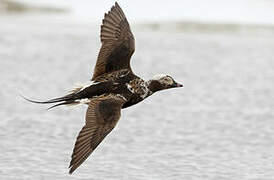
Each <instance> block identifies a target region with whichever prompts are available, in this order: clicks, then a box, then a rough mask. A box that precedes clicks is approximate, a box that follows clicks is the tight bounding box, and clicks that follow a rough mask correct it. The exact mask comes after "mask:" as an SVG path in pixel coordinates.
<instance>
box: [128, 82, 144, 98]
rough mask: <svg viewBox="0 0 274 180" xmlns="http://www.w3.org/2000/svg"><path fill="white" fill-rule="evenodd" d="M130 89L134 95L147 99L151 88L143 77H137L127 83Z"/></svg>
mask: <svg viewBox="0 0 274 180" xmlns="http://www.w3.org/2000/svg"><path fill="white" fill-rule="evenodd" d="M126 86H127V89H128V91H130V92H131V93H132V94H133V95H134V96H137V97H140V98H141V99H145V98H146V97H147V96H148V95H149V89H148V87H147V84H146V83H145V81H144V80H143V79H141V78H136V79H133V80H131V81H130V82H129V83H126Z"/></svg>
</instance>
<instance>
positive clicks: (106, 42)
mask: <svg viewBox="0 0 274 180" xmlns="http://www.w3.org/2000/svg"><path fill="white" fill-rule="evenodd" d="M100 39H101V44H102V45H101V49H100V51H99V54H98V57H97V62H96V64H95V68H94V73H93V76H92V78H91V81H90V82H89V84H87V85H81V86H78V87H76V88H74V89H73V90H72V91H70V92H69V93H68V94H66V95H65V96H62V97H59V98H53V99H50V100H47V101H34V100H31V99H28V98H25V97H24V98H25V99H26V100H28V101H30V102H32V103H42V104H48V103H53V104H54V105H53V106H51V107H50V108H49V109H51V108H54V107H57V106H60V105H76V104H87V105H88V108H87V111H86V116H85V120H86V122H85V125H84V127H83V128H82V129H81V131H80V132H79V134H78V137H77V139H76V142H75V145H74V149H73V153H72V155H71V161H70V165H69V174H72V173H73V172H74V171H75V170H76V169H77V168H78V167H79V166H80V165H81V164H82V163H83V162H84V161H85V160H86V159H87V158H88V157H89V155H90V154H91V153H92V152H93V151H94V150H95V149H96V147H97V146H98V145H99V144H100V143H101V142H102V141H103V139H104V138H105V137H106V136H107V135H108V134H109V133H110V132H111V131H112V129H113V128H114V127H115V126H116V124H117V122H118V120H119V118H120V115H121V110H122V109H124V108H127V107H130V106H132V105H135V104H137V103H139V102H141V101H143V100H144V99H146V98H147V97H149V96H151V95H152V94H154V93H155V92H158V91H161V90H165V89H170V88H177V87H183V85H182V84H179V83H177V82H176V81H175V80H174V79H173V78H172V77H171V76H169V75H166V74H158V75H155V76H153V77H152V78H151V79H149V80H147V81H145V80H143V79H142V78H140V77H139V76H137V75H136V74H134V72H133V71H132V69H131V66H130V59H131V56H132V54H133V53H134V51H135V38H134V36H133V34H132V32H131V29H130V25H129V23H128V20H127V18H126V16H125V14H124V12H123V10H122V9H121V7H120V6H119V4H118V3H117V2H115V5H113V6H112V7H111V9H110V10H109V11H108V13H105V15H104V18H103V20H102V25H101V33H100Z"/></svg>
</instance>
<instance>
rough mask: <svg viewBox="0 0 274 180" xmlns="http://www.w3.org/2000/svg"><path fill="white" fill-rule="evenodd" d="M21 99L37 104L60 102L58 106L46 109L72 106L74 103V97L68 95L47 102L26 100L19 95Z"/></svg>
mask: <svg viewBox="0 0 274 180" xmlns="http://www.w3.org/2000/svg"><path fill="white" fill-rule="evenodd" d="M21 97H22V98H24V99H25V100H27V101H29V102H32V103H37V104H51V103H58V102H61V103H58V104H55V105H53V106H51V107H49V108H48V109H52V108H54V107H57V106H60V105H66V104H73V103H74V102H75V99H74V96H73V95H72V94H69V95H66V96H63V97H59V98H54V99H50V100H47V101H36V100H32V99H29V98H26V97H25V96H23V95H21Z"/></svg>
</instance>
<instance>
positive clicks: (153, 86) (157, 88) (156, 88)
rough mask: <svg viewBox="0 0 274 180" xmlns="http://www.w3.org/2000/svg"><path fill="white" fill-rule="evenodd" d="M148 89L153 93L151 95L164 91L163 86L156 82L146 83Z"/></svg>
mask: <svg viewBox="0 0 274 180" xmlns="http://www.w3.org/2000/svg"><path fill="white" fill-rule="evenodd" d="M146 84H147V88H148V89H149V90H150V91H151V94H153V93H155V92H157V91H160V90H162V89H163V88H162V85H161V84H160V83H159V82H158V81H156V80H148V81H147V82H146Z"/></svg>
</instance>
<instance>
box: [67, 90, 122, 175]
mask: <svg viewBox="0 0 274 180" xmlns="http://www.w3.org/2000/svg"><path fill="white" fill-rule="evenodd" d="M124 102H125V100H124V99H123V98H122V97H118V96H116V95H112V94H110V95H103V96H99V97H96V98H93V99H91V102H90V104H89V107H88V109H87V113H86V125H85V126H84V127H83V128H82V130H81V131H80V133H79V135H78V137H77V140H76V143H75V146H74V149H73V153H72V156H71V158H72V159H71V161H70V166H69V168H70V171H69V173H70V174H71V173H73V171H75V170H76V169H77V168H78V167H79V166H80V165H81V164H82V163H83V162H84V161H85V160H86V159H87V158H88V156H89V155H90V154H91V153H92V152H93V151H94V149H95V148H96V147H97V146H98V145H99V144H100V142H101V141H102V140H103V139H104V138H105V137H106V136H107V135H108V133H110V131H111V130H112V129H113V128H114V127H115V125H116V123H117V122H118V120H119V118H120V112H121V108H122V105H123V103H124Z"/></svg>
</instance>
